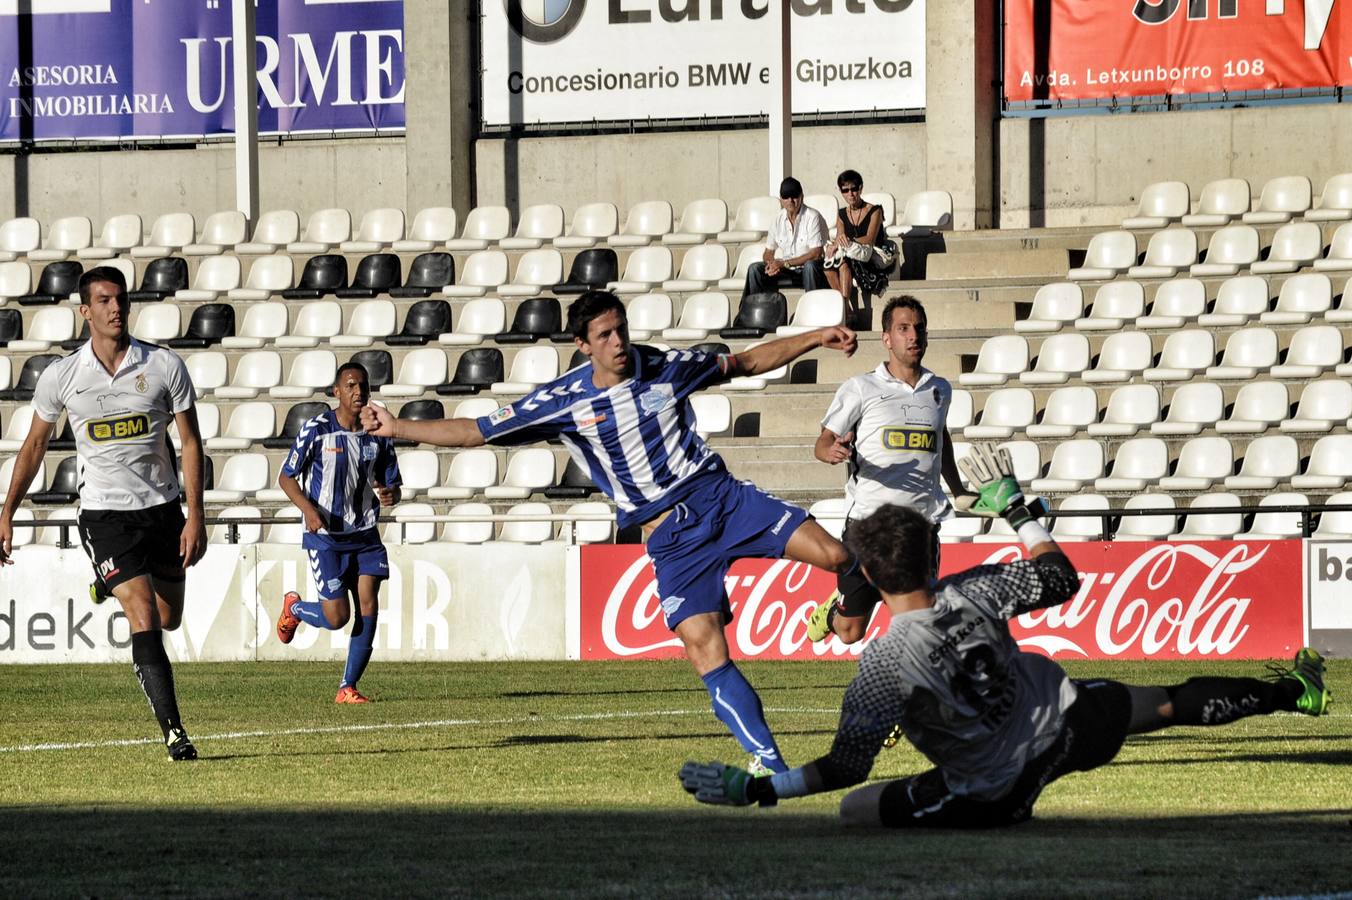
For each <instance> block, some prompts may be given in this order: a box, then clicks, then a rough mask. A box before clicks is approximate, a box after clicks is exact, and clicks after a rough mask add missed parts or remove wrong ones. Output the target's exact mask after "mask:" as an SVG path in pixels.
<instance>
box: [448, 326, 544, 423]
mask: <svg viewBox="0 0 1352 900" xmlns="http://www.w3.org/2000/svg"><path fill="white" fill-rule="evenodd" d="M463 323H464V318H463V317H462V318H461V324H463ZM443 337H444V335H443ZM546 349H551V348H546ZM555 358H556V359H557V356H556V357H555ZM502 371H503V366H502V351H501V350H499V349H498V348H497V347H481V348H475V349H472V350H466V351H465V352H464V353H461V354H460V359H458V360H457V361H456V363H455V375H454V376H453V377H452V378H451V380H450V382H449V383H447V384H442V385H438V386H437V393H438V394H473V393H477V392H478V391H481V390H485V389H488V388H491V387H492V386H493V385H494V384H497V383H498V382H500V381H502V380H503V375H502ZM495 408H496V407H495Z"/></svg>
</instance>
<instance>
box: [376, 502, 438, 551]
mask: <svg viewBox="0 0 1352 900" xmlns="http://www.w3.org/2000/svg"><path fill="white" fill-rule="evenodd" d="M434 515H436V510H434V509H433V508H432V504H430V503H400V504H399V505H398V506H396V507H394V508H393V509H391V510H390V511H389V513H388V517H389V521H387V522H386V523H385V529H384V531H383V532H381V539H382V540H384V541H385V543H387V544H430V543H431V542H432V541H435V540H436V538H437V524H436V523H435V522H412V521H409V520H410V519H420V518H426V517H428V516H434Z"/></svg>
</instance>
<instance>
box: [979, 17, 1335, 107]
mask: <svg viewBox="0 0 1352 900" xmlns="http://www.w3.org/2000/svg"><path fill="white" fill-rule="evenodd" d="M1035 9H1037V10H1040V11H1041V12H1042V14H1041V15H1038V14H1037V13H1036V12H1035ZM1004 46H1005V99H1006V100H1007V101H1011V102H1018V101H1028V100H1081V99H1107V98H1111V97H1138V96H1157V95H1161V94H1203V93H1216V92H1221V91H1229V92H1234V91H1255V90H1289V89H1292V88H1331V87H1336V86H1339V85H1345V84H1349V83H1352V61H1349V58H1348V54H1349V52H1352V8H1350V7H1349V4H1347V3H1335V2H1334V0H1304V2H1300V3H1297V2H1295V0H1268V2H1267V3H1251V2H1244V3H1241V2H1239V0H1089V2H1085V0H1048V2H1047V3H1046V4H1045V5H1044V4H1042V3H1035V2H1034V0H1006V2H1005V45H1004Z"/></svg>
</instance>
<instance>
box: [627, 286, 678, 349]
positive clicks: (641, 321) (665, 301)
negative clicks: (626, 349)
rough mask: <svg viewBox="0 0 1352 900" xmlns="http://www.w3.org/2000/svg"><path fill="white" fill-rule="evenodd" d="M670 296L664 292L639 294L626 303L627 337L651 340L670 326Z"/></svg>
mask: <svg viewBox="0 0 1352 900" xmlns="http://www.w3.org/2000/svg"><path fill="white" fill-rule="evenodd" d="M671 318H672V308H671V298H670V297H668V296H667V295H666V294H640V295H639V296H637V297H635V298H634V299H633V300H630V301H629V304H628V319H629V339H630V340H633V341H646V340H651V339H652V338H653V337H655V336H657V335H659V334H661V333H662V332H663V331H664V330H666V329H668V328H670V327H671Z"/></svg>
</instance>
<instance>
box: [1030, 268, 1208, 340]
mask: <svg viewBox="0 0 1352 900" xmlns="http://www.w3.org/2000/svg"><path fill="white" fill-rule="evenodd" d="M1204 312H1206V285H1205V284H1203V283H1202V282H1201V281H1199V280H1198V279H1196V278H1175V279H1173V280H1172V281H1166V282H1164V284H1162V285H1160V286H1159V287H1158V288H1157V289H1156V290H1155V299H1154V300H1153V301H1151V304H1150V312H1149V313H1148V314H1147V315H1144V316H1141V317H1140V318H1138V319H1137V320H1136V327H1137V328H1138V329H1149V328H1182V327H1184V326H1185V325H1187V324H1188V323H1189V322H1193V321H1195V320H1196V319H1197V317H1198V316H1200V315H1202V313H1204ZM1015 327H1016V328H1017V325H1016V326H1015Z"/></svg>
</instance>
